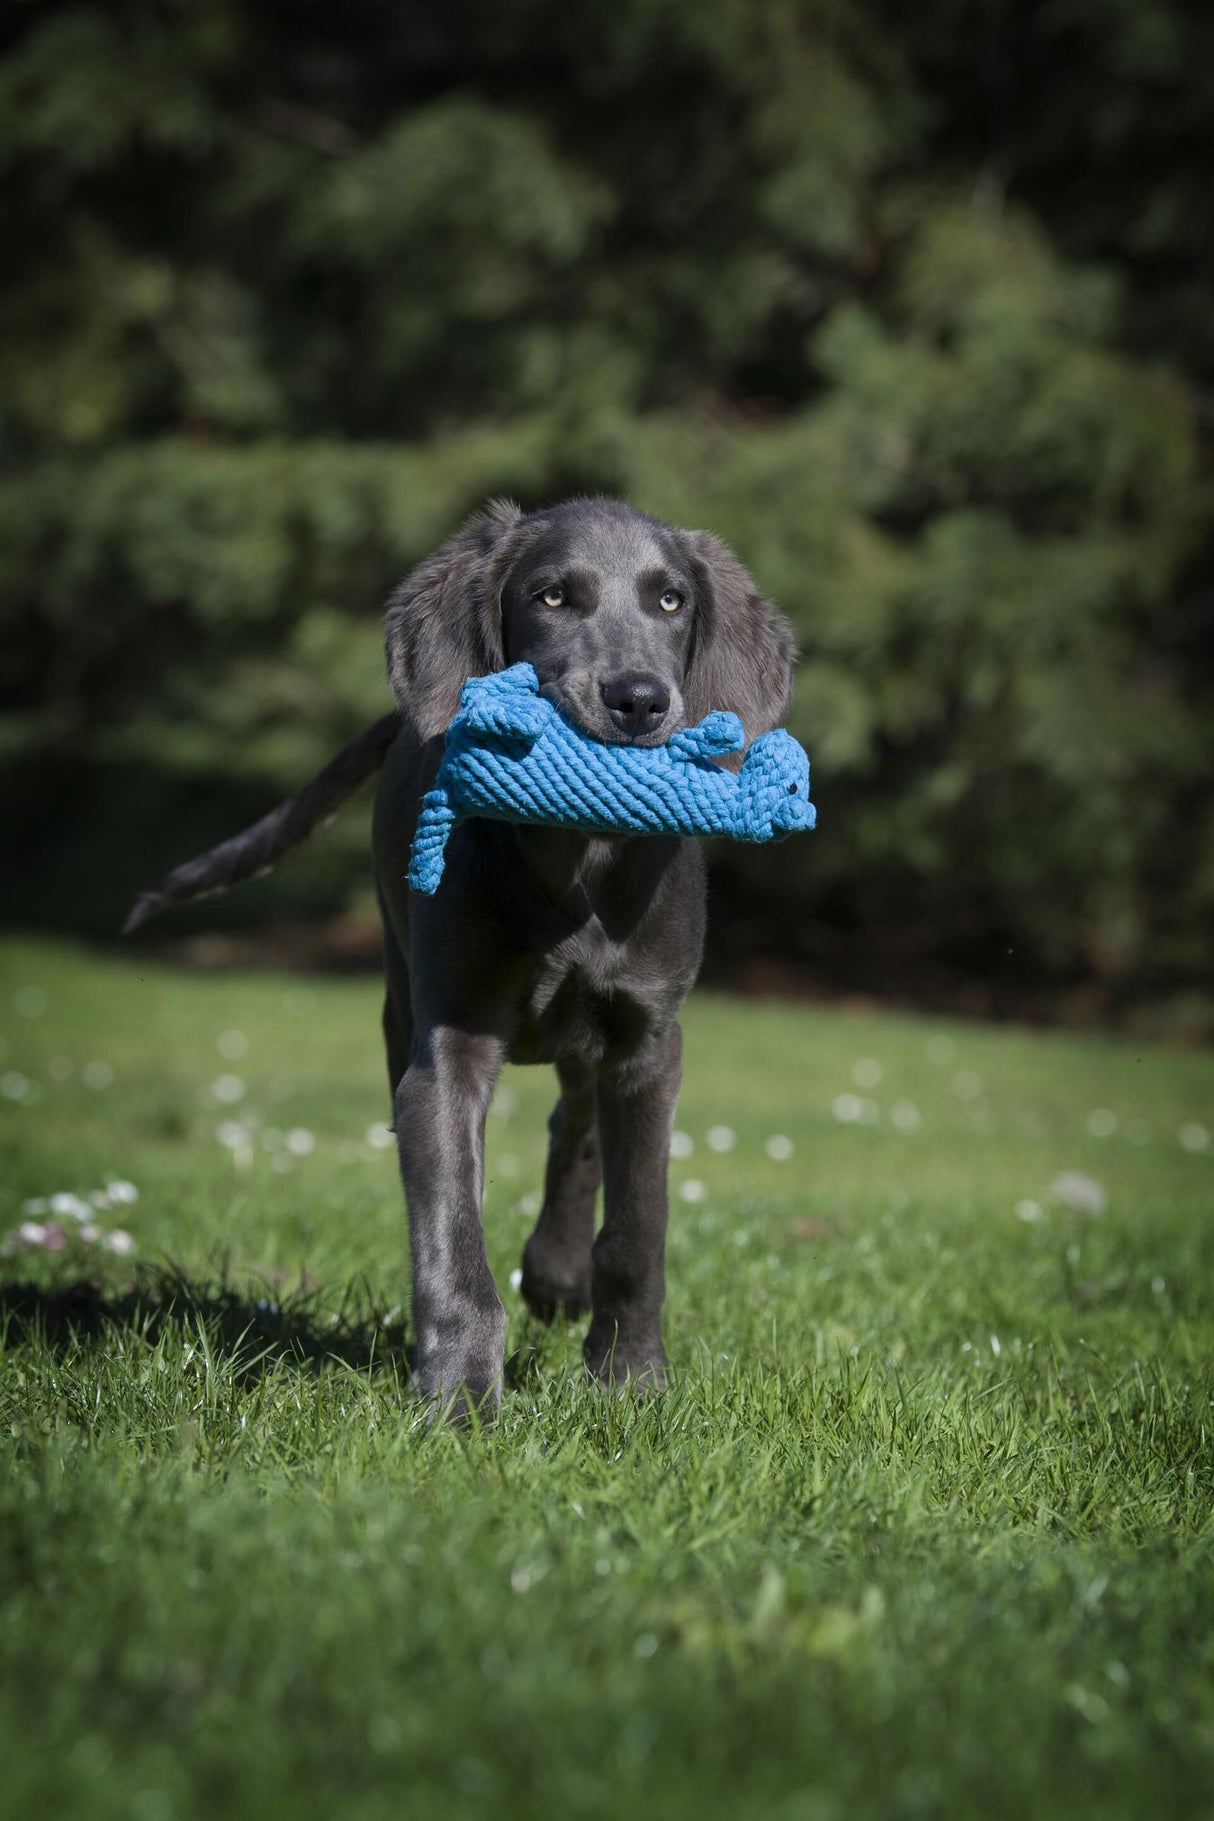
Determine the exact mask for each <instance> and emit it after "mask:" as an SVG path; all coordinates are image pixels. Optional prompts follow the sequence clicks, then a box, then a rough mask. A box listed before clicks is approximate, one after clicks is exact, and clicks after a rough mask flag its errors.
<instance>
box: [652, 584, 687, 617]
mask: <svg viewBox="0 0 1214 1821" xmlns="http://www.w3.org/2000/svg"><path fill="white" fill-rule="evenodd" d="M682 605H683V597H682V595H681V594H680V593H679V591H678V589H677V588H666V589H664V590H663V592H662V593H661V594H660V595H659V596H658V606H659V607H660V608H661V609H662V612H663V613H677V612H678V611H679V608H680V607H681V606H682Z"/></svg>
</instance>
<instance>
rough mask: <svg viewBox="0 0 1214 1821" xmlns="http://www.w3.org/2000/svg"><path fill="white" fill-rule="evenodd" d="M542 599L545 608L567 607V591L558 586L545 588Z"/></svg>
mask: <svg viewBox="0 0 1214 1821" xmlns="http://www.w3.org/2000/svg"><path fill="white" fill-rule="evenodd" d="M540 599H541V601H543V603H544V605H545V607H563V606H564V605H565V590H564V589H563V588H559V587H556V586H553V587H551V588H545V589H544V591H543V593H542V594H541V595H540Z"/></svg>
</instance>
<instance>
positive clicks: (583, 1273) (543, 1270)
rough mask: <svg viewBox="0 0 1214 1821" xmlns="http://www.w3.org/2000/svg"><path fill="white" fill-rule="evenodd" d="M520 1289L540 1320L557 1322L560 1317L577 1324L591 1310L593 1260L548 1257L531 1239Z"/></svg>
mask: <svg viewBox="0 0 1214 1821" xmlns="http://www.w3.org/2000/svg"><path fill="white" fill-rule="evenodd" d="M519 1290H520V1291H521V1293H522V1298H523V1301H524V1302H525V1303H526V1305H527V1307H528V1308H529V1309H530V1311H531V1313H532V1314H533V1315H534V1316H537V1317H538V1319H539V1320H540V1321H544V1322H551V1321H555V1320H556V1318H557V1316H558V1315H563V1316H564V1318H565V1320H566V1321H576V1320H577V1319H578V1317H579V1316H580V1315H585V1314H586V1312H587V1311H588V1309H589V1308H590V1259H589V1258H588V1257H587V1258H586V1259H584V1260H581V1261H574V1260H572V1259H568V1258H562V1257H560V1256H555V1255H551V1256H546V1255H545V1253H544V1250H543V1248H542V1247H541V1246H539V1245H537V1244H536V1242H535V1239H534V1238H532V1239H529V1240H528V1241H527V1244H526V1246H525V1248H524V1250H523V1269H522V1275H521V1277H520V1280H519Z"/></svg>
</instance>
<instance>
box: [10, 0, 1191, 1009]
mask: <svg viewBox="0 0 1214 1821" xmlns="http://www.w3.org/2000/svg"><path fill="white" fill-rule="evenodd" d="M5 29H6V31H7V33H8V41H7V44H6V48H5V56H4V60H3V63H2V64H0V181H2V186H3V187H2V196H0V211H2V213H0V221H2V224H3V231H4V234H5V244H6V251H7V254H8V259H7V269H8V284H7V286H6V289H5V292H4V295H3V298H2V299H0V538H2V540H3V548H4V552H5V562H4V565H3V569H2V571H0V612H2V613H3V615H4V619H5V623H6V627H7V629H8V631H9V633H10V634H11V635H13V636H11V637H9V638H8V639H7V640H6V645H5V655H4V658H3V663H2V667H0V711H2V716H0V741H2V744H0V756H2V757H3V760H4V762H5V764H6V767H7V778H8V784H9V787H10V790H11V792H12V795H13V802H14V807H15V811H16V813H15V814H14V816H13V817H11V818H10V821H9V830H10V842H11V844H12V845H11V850H10V856H9V868H8V876H9V879H10V882H13V884H12V899H13V902H12V905H11V907H10V914H12V915H14V916H20V917H23V918H34V917H42V916H46V915H48V914H49V915H57V916H60V917H61V918H65V919H66V920H68V921H71V922H74V923H77V924H87V923H89V922H90V921H92V922H96V923H106V924H108V923H109V922H111V921H112V920H113V918H114V916H115V914H116V911H117V909H118V907H119V905H120V903H121V901H122V900H123V898H124V897H125V896H126V895H127V894H128V893H129V890H130V888H131V887H132V886H133V885H134V884H135V883H136V882H138V881H139V880H141V879H142V878H143V877H144V876H145V875H146V873H147V872H148V871H150V870H154V869H155V867H156V866H157V865H159V864H160V862H161V861H164V862H165V863H167V862H168V861H169V860H171V859H173V858H177V857H180V855H181V854H182V853H183V852H185V851H187V850H189V849H190V848H191V847H192V846H193V845H194V844H195V843H196V842H200V841H203V840H206V839H209V838H210V837H211V836H212V835H213V834H218V833H220V832H225V829H226V825H227V824H228V823H229V822H230V819H231V817H233V816H235V815H238V814H247V813H252V812H253V811H255V810H256V809H257V808H258V807H260V806H261V805H262V804H263V803H264V802H265V801H266V800H267V799H268V798H270V797H272V796H273V795H274V793H275V792H277V791H279V790H281V789H282V788H283V787H284V786H286V785H289V784H291V783H293V782H294V781H296V780H297V779H298V778H299V777H300V776H301V775H302V774H303V773H304V772H306V771H307V770H308V769H309V767H311V766H313V765H315V764H318V763H320V762H321V761H322V760H323V758H324V757H325V756H326V755H327V753H328V752H329V750H330V749H331V748H332V747H333V746H334V745H335V744H336V743H337V742H338V741H339V740H340V739H342V738H343V737H346V736H347V735H348V734H349V733H350V732H352V731H354V730H355V729H356V728H357V727H358V726H359V725H361V724H362V723H363V722H364V721H365V720H366V719H368V718H370V717H371V716H372V715H374V714H376V713H379V712H380V711H381V710H382V706H383V702H384V690H383V684H382V680H381V677H382V667H381V663H380V659H379V651H378V645H379V633H378V610H379V604H380V602H381V601H382V598H383V596H384V595H385V594H386V592H387V590H388V588H389V587H390V585H391V583H392V581H393V579H394V578H395V576H396V575H397V574H399V573H400V571H401V570H403V569H404V568H405V567H407V566H408V565H409V564H410V563H412V562H413V561H415V560H416V559H417V558H418V557H420V556H421V555H422V554H423V553H424V552H425V551H426V550H427V549H428V548H429V547H431V546H432V545H433V544H435V543H436V542H438V541H439V540H440V539H441V538H442V537H443V536H444V535H445V534H446V533H447V531H448V530H449V529H450V528H451V526H452V525H453V524H454V523H455V522H456V521H458V519H459V518H460V517H461V515H462V514H464V513H465V512H467V511H468V510H470V509H472V508H473V507H474V506H475V505H476V504H477V503H478V502H479V501H480V500H481V499H482V498H483V497H484V496H485V495H487V494H489V493H492V492H495V491H503V492H507V493H510V494H512V495H514V496H515V497H518V498H520V499H521V500H522V501H523V502H524V503H525V504H538V503H541V502H543V501H544V500H547V499H550V498H553V497H558V496H560V495H563V494H566V493H568V492H570V491H575V490H580V489H595V490H604V491H613V492H622V493H624V494H626V495H628V496H629V497H631V498H632V499H634V500H635V502H636V503H637V504H639V505H642V506H644V507H646V508H647V509H649V510H652V511H655V512H657V513H659V514H661V515H663V516H667V517H670V518H673V519H676V520H678V521H681V522H690V523H710V524H712V525H713V526H714V527H716V528H717V529H719V530H721V531H722V532H723V533H724V534H725V535H726V536H727V537H729V538H730V539H731V541H733V542H734V544H735V545H736V546H737V548H738V549H739V551H740V553H741V554H742V555H743V556H744V558H745V559H746V560H747V561H748V562H749V563H750V565H751V566H752V567H753V568H754V570H755V571H756V573H757V574H758V576H759V577H760V579H761V581H762V582H763V584H764V586H765V587H767V588H768V589H769V590H770V591H771V592H772V593H774V594H775V595H776V596H777V598H778V599H779V600H780V601H781V604H782V605H783V606H784V607H785V609H786V610H787V611H788V612H789V614H790V615H791V616H792V618H793V619H794V621H795V622H796V624H797V626H798V629H799V631H800V634H801V638H802V642H803V647H804V654H805V655H804V664H803V669H802V674H801V680H800V685H799V691H798V706H797V710H796V725H797V727H798V729H799V731H800V732H801V733H802V734H803V736H804V737H805V738H806V739H807V741H808V743H809V744H810V746H811V749H812V751H813V754H814V757H815V761H816V767H817V794H818V795H819V797H820V800H821V802H822V808H823V816H822V828H821V832H820V834H819V835H818V836H816V837H815V840H814V842H812V843H804V844H802V845H801V846H800V847H799V848H797V849H795V850H793V849H786V850H781V853H780V855H779V856H778V858H776V857H773V856H770V855H765V854H762V853H759V854H756V855H746V856H743V855H742V854H740V853H738V852H735V851H733V850H730V851H728V852H726V853H724V854H722V855H721V856H720V859H719V862H718V871H719V878H720V881H721V891H722V895H723V897H724V899H725V901H726V903H727V904H732V905H734V906H735V907H744V906H745V905H746V904H747V902H748V901H749V903H750V905H751V910H752V915H754V916H758V917H760V918H762V917H763V916H764V914H766V915H767V923H766V936H767V939H768V940H769V941H770V942H777V943H779V944H781V945H783V946H784V947H785V948H786V949H789V950H792V951H794V952H801V953H806V954H809V955H811V956H814V955H817V956H819V957H823V956H826V955H829V954H832V953H835V952H837V938H838V936H839V934H840V933H841V932H842V933H844V934H846V935H847V939H848V940H849V941H850V942H852V943H853V944H854V943H860V944H868V945H870V947H871V945H872V944H874V943H877V944H882V943H883V944H886V945H887V946H888V945H891V944H893V945H896V946H897V949H898V952H899V954H900V955H902V957H903V959H904V961H906V962H909V961H911V960H912V959H918V960H922V959H924V958H928V957H930V956H932V955H933V954H936V955H952V956H956V955H958V954H960V953H962V952H965V953H967V954H968V955H970V956H971V957H972V959H973V961H974V964H975V965H989V964H990V962H991V958H992V956H994V955H996V954H997V953H999V952H1001V951H1003V950H1005V949H1006V948H1008V947H1012V948H1014V949H1015V950H1016V951H1017V955H1018V957H1020V958H1021V959H1022V961H1023V964H1024V966H1025V967H1026V968H1028V969H1029V970H1035V971H1036V972H1037V973H1039V974H1042V975H1048V976H1050V977H1052V978H1055V979H1060V978H1067V977H1081V976H1088V977H1095V978H1098V979H1102V980H1106V981H1109V982H1130V983H1134V984H1136V985H1152V984H1153V985H1156V986H1160V985H1165V984H1167V983H1168V982H1173V981H1177V980H1179V979H1181V978H1184V977H1186V976H1191V975H1194V974H1197V975H1200V976H1201V977H1202V978H1204V979H1205V980H1206V981H1207V982H1210V981H1211V979H1212V977H1214V955H1212V953H1211V941H1210V931H1211V928H1212V927H1214V922H1212V915H1211V913H1212V912H1214V811H1212V809H1211V800H1210V791H1209V788H1208V787H1209V783H1210V772H1211V736H1210V731H1209V730H1210V728H1211V725H1212V724H1214V667H1212V659H1211V653H1212V651H1214V636H1211V635H1214V587H1212V585H1211V584H1212V579H1214V548H1212V547H1211V543H1210V539H1209V533H1208V530H1207V529H1206V527H1207V525H1208V513H1207V511H1206V506H1207V503H1208V499H1209V491H1210V471H1211V458H1210V449H1209V438H1208V425H1209V420H1210V415H1211V398H1212V397H1214V392H1212V391H1211V387H1212V385H1214V301H1212V300H1214V230H1212V229H1211V227H1210V223H1209V216H1208V211H1206V210H1205V209H1204V207H1203V206H1202V203H1203V202H1204V195H1203V189H1204V185H1205V183H1206V181H1207V174H1208V171H1209V169H1210V160H1211V153H1212V152H1214V143H1212V140H1214V129H1212V124H1211V123H1212V122H1214V76H1212V75H1211V70H1212V69H1214V63H1212V61H1211V59H1210V56H1209V54H1208V53H1209V51H1210V49H1211V48H1212V41H1214V23H1212V22H1211V20H1210V18H1209V17H1208V16H1207V15H1206V14H1205V13H1204V12H1203V11H1202V10H1201V9H1196V8H1192V9H1186V8H1184V7H1182V6H1181V5H1180V4H1179V0H1135V3H1134V4H1133V5H1131V4H1128V0H1062V3H1060V4H1056V5H1052V6H1050V7H1040V8H1038V7H1032V8H1023V7H1017V6H1015V5H1014V4H1013V0H983V4H982V5H981V6H979V5H976V4H974V0H928V4H927V5H926V6H925V7H924V8H920V9H918V10H917V11H913V12H908V11H907V10H906V9H905V8H895V7H893V6H892V5H890V4H889V0H714V4H713V5H712V6H707V7H692V6H688V5H685V4H677V3H676V0H615V3H614V4H612V5H610V6H608V5H607V4H605V3H604V0H585V4H583V5H582V6H579V7H578V8H577V9H572V8H570V7H568V6H567V5H565V4H557V0H516V4H515V5H513V6H511V7H509V8H501V7H500V6H491V5H489V4H488V0H455V3H454V4H444V5H440V4H438V0H407V3H406V4H396V3H393V0H354V3H353V4H351V5H349V6H347V7H344V8H340V9H338V8H332V7H329V6H321V5H319V4H316V3H315V0H292V4H290V5H288V4H286V3H285V0H269V3H265V4H259V5H256V6H254V5H253V4H251V0H210V3H209V4H208V5H207V6H206V7H201V8H200V7H194V6H191V5H189V4H187V3H186V0H113V3H111V4H109V5H106V6H104V7H103V6H101V5H89V4H78V5H65V4H56V3H55V0H42V3H41V4H39V5H38V6H37V7H35V6H33V5H32V4H27V5H25V6H18V7H16V8H14V9H12V10H11V11H10V13H9V15H8V17H7V23H6V28H5ZM52 827H53V828H54V829H55V830H56V833H55V835H54V838H53V839H52V838H50V837H48V832H47V831H48V828H52ZM362 839H363V831H362V827H361V825H360V823H359V820H358V818H350V819H346V820H344V821H343V822H342V823H341V824H339V825H338V831H337V833H336V834H335V835H334V836H333V838H332V840H331V841H330V842H329V844H328V845H327V846H322V847H321V848H318V849H317V850H316V853H315V854H314V855H313V856H311V857H305V858H304V859H302V860H301V862H300V863H299V864H298V865H297V866H295V867H293V868H292V869H291V871H290V875H289V877H286V876H284V878H283V879H282V880H281V881H280V882H279V885H278V887H277V896H276V895H275V888H273V887H271V888H270V889H269V890H268V891H267V892H266V893H265V895H264V896H263V898H262V899H261V900H260V903H261V905H263V906H264V905H268V904H273V903H275V902H283V901H295V902H303V903H305V904H311V905H313V906H316V907H319V906H321V905H326V904H328V905H332V904H334V903H337V902H340V901H342V899H343V898H345V897H347V896H348V895H349V894H350V893H351V892H353V893H354V894H355V896H358V895H359V893H360V892H361V893H364V894H365V878H364V876H363V861H362V858H361V852H362V849H361V843H362ZM776 867H778V869H779V871H778V874H777V873H776V872H775V870H774V869H775V868H776ZM84 872H87V873H88V874H89V875H90V876H92V877H95V878H97V879H98V883H97V885H96V887H95V889H93V890H91V891H90V893H88V894H81V893H80V892H79V890H78V889H75V890H74V889H73V881H74V880H76V879H78V878H79V877H80V876H81V875H82V873H84ZM776 877H778V878H779V880H780V884H781V891H780V893H779V894H778V897H779V902H780V906H781V911H780V917H781V919H782V920H781V921H780V922H779V924H778V926H777V921H776V916H775V912H774V909H772V910H770V911H769V913H764V911H763V906H764V904H768V905H769V906H770V904H771V900H772V898H773V896H775V895H774V894H772V893H771V890H770V887H771V884H772V881H773V880H774V879H775V878H776ZM257 903H258V901H257V900H255V899H246V900H244V902H243V903H239V902H236V901H232V903H231V904H230V905H229V906H227V907H225V908H224V910H223V911H222V912H221V913H220V914H222V915H227V916H235V917H240V916H247V915H250V914H254V911H255V906H256V905H257ZM56 906H57V907H58V908H57V909H56V908H55V907H56ZM212 914H213V913H210V912H209V913H208V916H209V917H210V916H211V915H212ZM739 914H740V913H739ZM739 927H743V925H741V924H740V925H739ZM745 927H746V928H747V929H749V928H750V924H749V923H747V924H745ZM832 932H833V933H832Z"/></svg>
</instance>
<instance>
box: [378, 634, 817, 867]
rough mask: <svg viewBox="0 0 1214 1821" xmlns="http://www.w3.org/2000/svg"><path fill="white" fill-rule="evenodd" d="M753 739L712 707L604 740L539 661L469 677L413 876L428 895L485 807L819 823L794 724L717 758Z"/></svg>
mask: <svg viewBox="0 0 1214 1821" xmlns="http://www.w3.org/2000/svg"><path fill="white" fill-rule="evenodd" d="M745 744H746V735H745V731H744V729H743V727H742V723H741V721H740V720H739V718H738V716H737V715H736V714H728V713H726V712H725V711H724V710H722V709H714V710H713V712H712V713H711V714H707V715H705V717H704V719H703V720H702V721H701V722H700V723H699V725H698V726H696V727H684V728H682V729H681V730H680V731H679V732H678V733H676V734H672V735H671V737H670V739H669V740H668V741H667V742H666V744H665V745H664V746H606V745H604V744H603V743H602V742H601V741H599V740H592V739H591V738H590V736H589V734H584V733H582V732H580V731H579V729H578V728H576V727H573V726H571V725H570V723H569V722H568V721H566V720H565V719H564V718H563V716H562V715H561V714H560V713H559V712H558V710H557V709H556V708H554V707H553V705H552V703H551V702H549V701H546V700H545V699H544V698H543V697H542V696H541V695H540V694H539V679H538V678H537V676H536V674H535V671H534V670H533V669H532V667H531V665H530V664H512V665H511V667H510V669H509V670H501V671H498V672H497V673H496V674H495V675H493V676H488V677H472V678H470V680H469V681H468V682H467V683H465V684H464V687H463V689H462V690H461V692H460V709H459V713H458V714H457V715H456V716H455V718H454V719H453V720H452V722H451V725H450V727H449V728H448V729H447V744H446V749H445V751H444V753H443V758H442V762H441V764H440V765H439V768H438V775H437V777H436V779H435V783H434V788H433V790H430V791H427V793H426V795H425V797H424V798H423V799H422V813H421V816H420V818H419V820H418V824H417V832H416V834H415V835H414V837H413V853H412V858H411V862H410V866H409V875H408V877H409V884H410V885H411V886H412V888H413V890H414V891H415V892H423V893H425V894H426V895H427V896H428V895H429V894H430V893H431V892H433V891H435V890H436V888H437V886H438V882H439V880H440V879H441V878H442V876H443V861H444V855H445V852H446V846H447V837H448V835H449V834H450V833H451V830H452V829H453V828H454V827H455V825H456V823H457V822H464V821H467V820H468V818H469V817H470V816H488V817H490V818H491V819H492V820H494V821H498V822H528V823H532V824H535V825H539V826H543V827H548V828H576V829H580V830H582V831H583V832H584V833H586V834H601V835H634V834H635V835H658V834H674V835H731V836H732V837H733V839H734V840H735V841H779V840H783V838H784V837H785V836H786V835H789V834H791V833H792V832H793V830H794V829H798V828H812V827H813V826H814V823H815V822H816V821H817V811H816V810H815V808H814V806H813V804H812V803H811V802H810V800H809V760H808V758H807V757H806V755H805V751H804V748H803V747H801V746H799V745H798V744H797V742H796V741H795V740H794V739H793V737H792V735H791V734H789V733H785V732H784V731H783V730H782V729H777V730H776V731H775V732H774V733H763V734H760V735H759V737H758V739H757V740H755V741H754V742H753V743H752V745H751V747H750V750H749V751H748V752H747V754H746V757H745V759H744V760H743V762H742V769H741V770H740V771H739V772H737V773H734V772H730V771H726V770H724V769H723V767H721V766H720V765H716V764H714V763H713V761H714V759H718V758H723V757H724V756H725V754H726V753H731V752H740V751H741V750H742V748H743V746H745Z"/></svg>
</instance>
